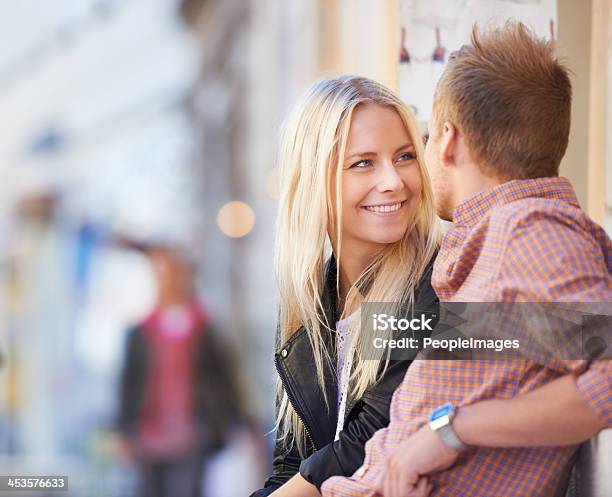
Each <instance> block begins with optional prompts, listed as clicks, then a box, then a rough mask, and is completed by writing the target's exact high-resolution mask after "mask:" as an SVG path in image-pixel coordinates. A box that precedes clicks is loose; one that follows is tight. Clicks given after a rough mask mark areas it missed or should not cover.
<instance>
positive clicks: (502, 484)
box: [322, 178, 612, 497]
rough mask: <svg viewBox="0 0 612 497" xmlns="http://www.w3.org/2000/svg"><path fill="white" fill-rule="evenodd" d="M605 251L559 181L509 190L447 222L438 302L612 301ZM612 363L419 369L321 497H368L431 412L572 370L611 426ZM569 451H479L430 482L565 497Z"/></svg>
mask: <svg viewBox="0 0 612 497" xmlns="http://www.w3.org/2000/svg"><path fill="white" fill-rule="evenodd" d="M611 273H612V243H611V242H610V239H609V238H608V236H607V235H606V233H605V232H604V231H603V230H602V229H601V228H600V227H599V226H597V225H596V224H595V223H594V222H593V221H591V220H590V219H589V218H588V216H587V215H586V214H585V213H584V212H583V211H582V210H581V209H580V207H579V206H578V202H577V200H576V197H575V195H574V192H573V189H572V187H571V185H570V183H569V182H568V181H567V180H565V179H563V178H540V179H535V180H521V181H511V182H508V183H505V184H503V185H500V186H498V187H497V188H495V189H493V190H489V191H486V192H482V193H479V194H477V195H475V196H473V197H471V198H470V199H468V200H466V201H465V202H463V203H462V204H461V205H460V206H459V207H457V209H456V210H455V213H454V218H453V227H452V228H451V230H450V231H449V232H448V233H447V234H446V236H445V237H444V240H443V242H442V246H441V249H440V253H439V255H438V258H437V260H436V263H435V266H434V273H433V278H432V283H433V286H434V289H435V290H436V292H437V293H438V295H439V297H440V300H442V301H457V302H467V301H473V302H519V301H523V302H529V301H531V302H536V301H544V302H612V278H611ZM611 363H612V361H609V360H605V361H604V360H602V361H595V362H592V363H590V364H589V363H587V362H586V361H580V360H575V361H557V362H555V363H553V364H554V366H553V367H551V365H547V367H544V366H542V365H540V364H536V363H535V362H531V361H529V360H527V359H513V360H503V361H463V360H417V361H414V362H413V364H412V365H411V366H410V368H409V369H408V371H407V373H406V376H405V378H404V381H403V383H402V384H401V385H400V387H399V388H398V389H397V390H396V391H395V393H394V395H393V399H392V403H391V416H390V419H391V420H390V424H389V426H388V427H387V428H384V429H382V430H380V431H378V432H377V433H376V434H375V435H374V437H373V438H372V439H371V440H370V441H369V442H368V443H367V445H366V456H365V460H364V464H363V466H362V467H361V468H359V469H358V470H357V471H356V472H355V474H354V475H353V476H352V477H350V478H341V477H333V478H330V479H329V480H327V481H326V482H325V483H324V484H323V487H322V493H323V495H324V496H325V497H332V496H333V497H340V496H342V497H348V496H372V495H375V494H374V491H373V490H372V487H373V483H374V482H375V481H376V480H377V478H378V475H379V473H380V471H381V468H382V465H383V463H384V458H385V454H386V453H387V452H388V451H391V450H393V449H394V448H395V447H396V446H397V445H398V444H399V443H400V442H402V441H404V440H405V439H406V438H408V437H409V436H410V435H412V434H413V433H415V432H416V431H417V430H418V429H419V428H421V427H422V426H423V425H424V424H425V423H426V422H427V419H428V416H429V414H430V413H431V412H432V410H433V409H435V408H436V407H438V406H440V405H442V404H444V403H446V402H451V403H453V404H454V405H456V406H459V407H460V406H464V405H469V404H473V403H475V402H479V401H482V400H486V399H491V398H506V399H507V398H512V397H515V396H516V395H520V394H524V393H526V392H529V391H531V390H534V389H536V388H538V387H540V386H542V385H544V384H546V383H548V382H550V381H551V380H553V379H555V378H557V377H559V376H561V375H563V374H566V373H569V372H573V373H575V374H576V375H577V376H578V378H577V385H578V389H579V391H580V392H581V394H582V396H583V398H584V400H585V402H586V403H587V404H588V405H589V406H590V407H591V408H592V409H593V411H594V412H596V413H597V414H598V415H599V416H600V417H601V419H603V420H605V422H606V423H607V425H608V426H612V413H611V405H612V398H611V392H612V364H611ZM575 451H576V446H568V447H541V448H512V449H496V448H486V447H479V448H478V449H477V450H474V451H470V452H469V453H466V454H463V455H462V457H460V459H459V461H458V463H457V464H455V466H453V467H452V468H450V469H449V470H447V471H443V472H441V473H438V474H436V475H433V476H432V478H431V481H432V483H433V485H434V490H433V492H432V494H431V495H433V496H436V497H446V496H449V497H450V496H453V497H456V496H463V497H484V496H495V497H497V496H502V495H503V496H504V497H511V496H512V497H518V496H525V497H526V496H529V497H540V496H541V497H550V496H553V495H558V494H559V493H561V494H562V493H563V489H564V487H565V485H566V484H567V478H566V476H567V474H568V471H569V468H570V466H571V464H572V459H573V456H574V454H575Z"/></svg>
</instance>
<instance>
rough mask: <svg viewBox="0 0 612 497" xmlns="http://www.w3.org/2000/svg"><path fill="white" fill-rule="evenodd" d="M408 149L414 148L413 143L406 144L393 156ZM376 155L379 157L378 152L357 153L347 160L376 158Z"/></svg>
mask: <svg viewBox="0 0 612 497" xmlns="http://www.w3.org/2000/svg"><path fill="white" fill-rule="evenodd" d="M407 148H414V145H413V144H412V142H410V143H406V144H405V145H402V146H401V147H399V148H398V149H397V150H396V151H395V152H393V155H395V154H397V153H398V152H400V151H402V150H404V149H407ZM376 155H377V154H376V152H355V153H353V154H351V155H348V156H347V157H346V159H345V160H350V159H352V158H355V157H376Z"/></svg>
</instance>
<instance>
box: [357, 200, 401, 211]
mask: <svg viewBox="0 0 612 497" xmlns="http://www.w3.org/2000/svg"><path fill="white" fill-rule="evenodd" d="M402 203H403V202H398V203H397V204H393V205H368V206H366V209H367V210H369V211H371V212H393V211H396V210H398V209H399V208H400V207H401V206H402Z"/></svg>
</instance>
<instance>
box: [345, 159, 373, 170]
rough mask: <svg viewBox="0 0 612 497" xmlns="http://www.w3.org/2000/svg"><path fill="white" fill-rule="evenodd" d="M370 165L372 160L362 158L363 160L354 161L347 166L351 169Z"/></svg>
mask: <svg viewBox="0 0 612 497" xmlns="http://www.w3.org/2000/svg"><path fill="white" fill-rule="evenodd" d="M370 165H372V161H371V160H367V159H364V160H360V161H359V162H355V163H354V164H352V165H351V166H350V167H349V169H352V168H356V169H363V168H365V167H368V166H370Z"/></svg>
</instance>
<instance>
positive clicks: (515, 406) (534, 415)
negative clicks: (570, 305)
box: [377, 361, 611, 497]
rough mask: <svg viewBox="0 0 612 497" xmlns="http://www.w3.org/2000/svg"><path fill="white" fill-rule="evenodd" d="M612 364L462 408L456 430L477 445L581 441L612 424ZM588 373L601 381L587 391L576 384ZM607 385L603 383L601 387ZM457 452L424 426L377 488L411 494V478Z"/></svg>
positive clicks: (396, 454)
mask: <svg viewBox="0 0 612 497" xmlns="http://www.w3.org/2000/svg"><path fill="white" fill-rule="evenodd" d="M610 365H611V362H610V361H599V362H597V363H594V368H593V369H594V371H591V370H587V371H586V372H585V373H583V375H581V377H578V379H577V378H576V376H575V375H573V374H568V375H565V376H562V377H561V378H558V379H556V380H554V381H551V382H550V383H548V384H546V385H544V386H542V387H540V388H538V389H536V390H533V391H532V392H529V393H526V394H524V395H520V396H518V397H515V398H513V399H508V400H498V399H492V400H484V401H481V402H478V403H476V404H472V405H469V406H464V407H461V408H460V409H459V411H458V413H457V415H456V416H455V418H454V419H453V422H452V426H453V429H454V430H455V432H456V434H457V436H458V437H459V438H460V439H461V440H462V441H463V442H464V443H465V444H467V445H472V446H482V447H508V448H509V447H535V446H540V447H541V446H549V447H550V446H561V445H573V444H577V443H580V442H582V441H584V440H587V439H588V438H590V437H592V436H593V435H595V434H597V433H599V432H600V431H601V430H602V429H604V428H606V427H607V426H610V416H611V414H610V408H611V406H610V402H609V398H610V392H609V391H607V392H606V391H605V390H606V388H607V387H608V386H609V381H610V380H609V379H608V378H606V377H605V376H603V377H602V376H601V375H602V374H603V375H605V374H606V373H608V372H609V368H610ZM583 377H584V378H588V379H589V380H591V379H592V378H597V379H600V380H601V381H600V382H596V381H590V382H588V383H587V387H588V388H589V390H585V387H582V388H579V387H578V384H577V381H578V382H580V379H581V378H583ZM583 383H584V382H583ZM602 384H603V388H599V387H601V386H602ZM592 385H596V387H597V388H594V390H595V391H596V393H599V394H601V395H600V396H599V398H598V397H597V396H592V395H591V393H592V392H591V390H593V388H592ZM585 398H587V401H585ZM602 399H603V400H602ZM593 402H596V406H597V407H596V408H595V409H594V408H593ZM457 456H458V453H457V452H455V451H454V450H452V449H451V448H449V447H448V446H447V445H446V444H445V443H444V442H443V441H442V439H441V438H440V436H439V435H438V434H437V433H435V432H434V431H432V430H431V429H430V428H429V425H425V426H423V427H422V428H421V429H420V430H419V431H417V432H416V433H415V434H414V435H412V436H411V437H410V438H408V439H407V440H406V441H404V442H402V443H401V444H400V445H399V446H398V447H397V448H396V449H395V450H394V451H393V452H392V453H391V454H389V456H388V457H387V460H386V464H385V471H384V473H383V474H382V475H381V478H380V480H379V481H378V482H377V490H378V491H379V493H383V492H384V491H386V489H388V488H391V489H397V490H395V491H393V490H392V491H390V492H389V491H387V493H385V494H384V495H385V497H404V496H407V495H409V494H408V489H409V488H410V485H409V484H408V483H409V482H411V481H417V480H418V479H419V478H420V477H422V476H425V475H431V474H434V473H437V472H439V471H442V470H444V469H447V468H449V467H451V466H452V465H453V464H454V463H455V461H456V459H457Z"/></svg>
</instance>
